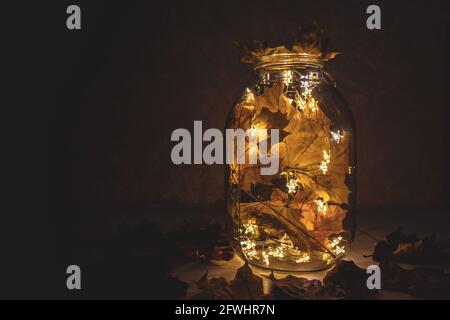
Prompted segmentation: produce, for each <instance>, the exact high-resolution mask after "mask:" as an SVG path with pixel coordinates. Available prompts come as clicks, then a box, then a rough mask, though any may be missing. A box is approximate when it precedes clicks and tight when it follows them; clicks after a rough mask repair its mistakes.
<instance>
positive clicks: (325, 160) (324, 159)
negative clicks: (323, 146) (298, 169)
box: [320, 150, 330, 174]
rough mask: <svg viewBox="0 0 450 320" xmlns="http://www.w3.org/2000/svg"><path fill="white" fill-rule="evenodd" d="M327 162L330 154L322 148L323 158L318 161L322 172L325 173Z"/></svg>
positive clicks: (328, 162)
mask: <svg viewBox="0 0 450 320" xmlns="http://www.w3.org/2000/svg"><path fill="white" fill-rule="evenodd" d="M329 164H330V154H329V153H328V152H326V151H325V150H323V160H322V162H321V163H320V170H322V173H323V174H327V172H328V165H329Z"/></svg>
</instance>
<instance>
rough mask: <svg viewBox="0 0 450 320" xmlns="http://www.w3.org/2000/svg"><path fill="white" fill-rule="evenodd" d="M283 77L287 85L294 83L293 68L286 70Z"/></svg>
mask: <svg viewBox="0 0 450 320" xmlns="http://www.w3.org/2000/svg"><path fill="white" fill-rule="evenodd" d="M283 78H284V81H283V82H284V84H285V85H288V84H291V83H293V82H294V75H293V73H292V70H286V71H285V72H284V75H283Z"/></svg>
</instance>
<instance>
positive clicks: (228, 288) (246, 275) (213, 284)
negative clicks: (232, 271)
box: [197, 263, 264, 300]
mask: <svg viewBox="0 0 450 320" xmlns="http://www.w3.org/2000/svg"><path fill="white" fill-rule="evenodd" d="M197 287H198V288H199V289H201V290H202V291H203V292H202V293H201V294H200V295H199V297H208V298H210V299H216V300H223V299H240V300H255V299H261V298H263V297H264V291H263V282H262V279H261V278H260V277H258V276H256V275H255V274H254V273H253V272H252V270H251V269H250V267H249V266H248V264H247V263H245V264H244V265H243V266H242V267H241V268H239V269H238V270H237V272H236V275H235V277H234V279H233V280H232V281H231V282H228V281H227V280H226V279H225V278H223V277H220V278H211V279H209V278H208V272H206V273H205V274H204V275H203V276H202V277H201V278H200V279H199V280H198V281H197Z"/></svg>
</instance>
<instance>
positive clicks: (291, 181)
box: [281, 171, 300, 195]
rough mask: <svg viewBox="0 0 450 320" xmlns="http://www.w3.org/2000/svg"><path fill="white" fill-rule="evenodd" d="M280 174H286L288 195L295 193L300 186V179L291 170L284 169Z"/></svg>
mask: <svg viewBox="0 0 450 320" xmlns="http://www.w3.org/2000/svg"><path fill="white" fill-rule="evenodd" d="M281 175H282V176H286V188H287V189H288V194H289V195H295V194H296V193H297V191H298V189H299V188H300V179H299V178H298V177H297V175H296V174H295V172H293V171H284V172H282V173H281Z"/></svg>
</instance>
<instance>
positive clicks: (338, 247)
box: [329, 236, 345, 256]
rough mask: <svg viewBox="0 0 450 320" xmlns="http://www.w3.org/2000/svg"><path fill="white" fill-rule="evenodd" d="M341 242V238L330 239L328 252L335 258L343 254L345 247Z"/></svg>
mask: <svg viewBox="0 0 450 320" xmlns="http://www.w3.org/2000/svg"><path fill="white" fill-rule="evenodd" d="M342 240H344V238H343V237H342V236H337V237H330V244H329V247H330V251H331V252H333V253H334V254H335V255H337V256H338V255H341V254H344V253H345V247H344V245H343V244H342V242H343V241H342Z"/></svg>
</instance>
